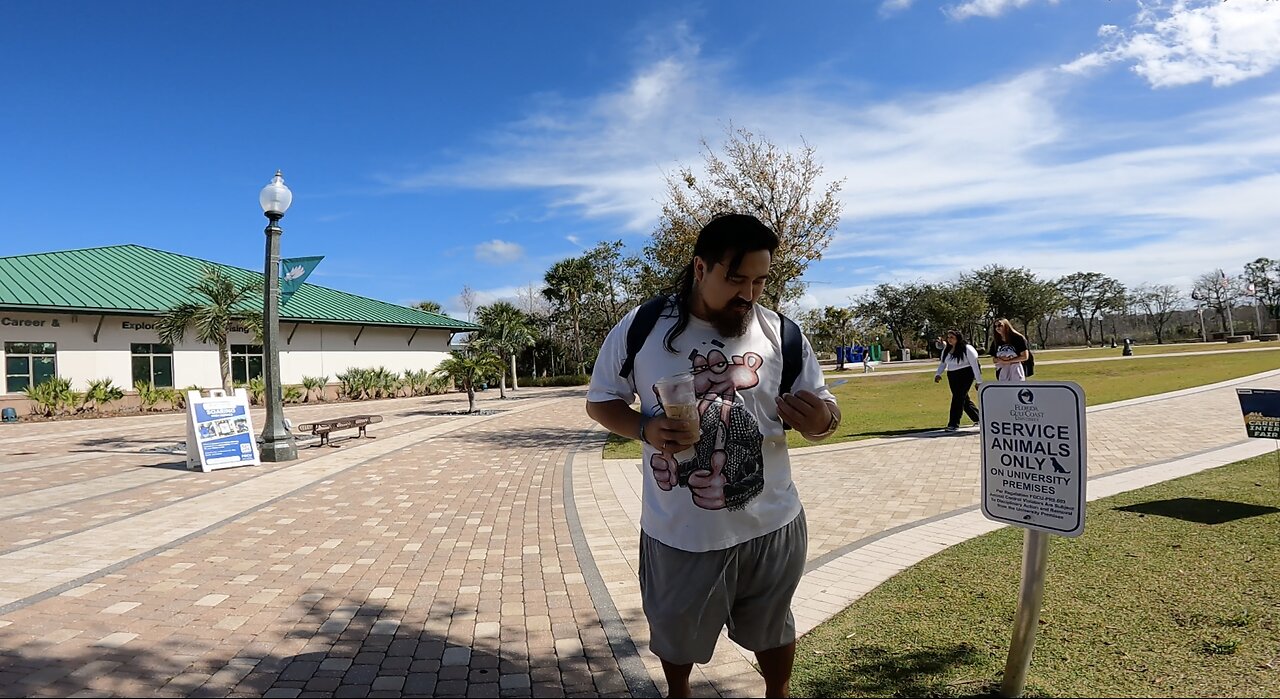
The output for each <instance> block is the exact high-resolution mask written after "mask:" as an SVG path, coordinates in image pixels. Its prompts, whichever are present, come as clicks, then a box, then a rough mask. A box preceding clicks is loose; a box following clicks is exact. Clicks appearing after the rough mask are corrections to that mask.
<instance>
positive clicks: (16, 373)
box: [4, 342, 58, 393]
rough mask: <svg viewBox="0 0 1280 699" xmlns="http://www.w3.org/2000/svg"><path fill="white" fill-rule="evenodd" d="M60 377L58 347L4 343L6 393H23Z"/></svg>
mask: <svg viewBox="0 0 1280 699" xmlns="http://www.w3.org/2000/svg"><path fill="white" fill-rule="evenodd" d="M57 375H58V345H57V343H53V342H6V343H4V383H5V392H6V393H22V392H23V391H25V390H26V389H28V388H31V387H33V386H36V385H39V384H42V383H44V382H45V381H48V380H49V379H52V378H53V377H55V376H57Z"/></svg>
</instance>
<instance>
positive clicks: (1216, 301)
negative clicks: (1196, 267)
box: [1192, 270, 1243, 335]
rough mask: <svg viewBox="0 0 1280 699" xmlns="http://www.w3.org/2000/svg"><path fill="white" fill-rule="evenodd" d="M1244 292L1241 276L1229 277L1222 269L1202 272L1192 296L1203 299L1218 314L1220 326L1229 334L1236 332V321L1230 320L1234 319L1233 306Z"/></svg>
mask: <svg viewBox="0 0 1280 699" xmlns="http://www.w3.org/2000/svg"><path fill="white" fill-rule="evenodd" d="M1242 293H1243V290H1242V288H1241V284H1240V278H1238V277H1237V278H1232V277H1228V276H1227V275H1226V274H1225V273H1224V272H1223V271H1222V270H1216V271H1213V272H1205V273H1204V274H1201V275H1200V276H1198V277H1196V282H1195V286H1194V287H1193V288H1192V298H1195V299H1196V300H1198V301H1203V302H1204V304H1205V305H1206V306H1208V307H1209V308H1212V309H1213V310H1214V312H1215V313H1217V314H1218V327H1219V328H1220V329H1221V330H1222V332H1224V333H1226V334H1228V335H1234V334H1236V329H1235V327H1234V325H1235V323H1234V322H1229V321H1231V320H1232V318H1231V308H1232V307H1233V306H1234V305H1235V304H1236V302H1237V300H1238V299H1239V298H1240V296H1241V295H1242ZM1228 325H1231V326H1233V327H1230V328H1228V327H1227V326H1228Z"/></svg>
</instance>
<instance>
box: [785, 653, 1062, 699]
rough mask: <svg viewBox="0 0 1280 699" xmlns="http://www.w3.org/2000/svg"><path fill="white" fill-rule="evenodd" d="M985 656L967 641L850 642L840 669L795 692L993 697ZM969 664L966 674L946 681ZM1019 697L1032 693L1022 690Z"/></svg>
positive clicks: (995, 688)
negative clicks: (903, 645)
mask: <svg viewBox="0 0 1280 699" xmlns="http://www.w3.org/2000/svg"><path fill="white" fill-rule="evenodd" d="M985 660H986V658H985V657H984V654H983V653H981V652H980V651H979V650H978V649H977V648H975V647H974V646H972V645H969V644H967V643H960V644H956V645H952V646H948V647H933V648H914V649H907V650H899V649H889V648H884V647H882V646H872V645H856V646H853V647H851V648H849V649H848V651H847V652H846V653H845V654H843V655H842V656H841V660H840V661H839V662H841V665H840V668H841V669H840V670H839V671H835V672H830V673H827V674H825V675H823V676H820V677H817V678H814V679H810V680H809V681H807V682H805V683H804V684H803V686H800V687H798V689H797V691H803V692H804V693H805V695H807V696H818V697H846V696H855V695H856V696H880V697H994V696H999V689H1000V681H999V678H998V677H991V676H984V674H983V671H982V670H980V669H979V668H981V667H982V666H983V665H984V661H985ZM964 668H971V669H972V672H970V673H968V674H969V675H970V676H969V677H963V673H961V674H962V677H963V679H949V678H951V677H953V676H955V674H956V671H957V670H963V669H964ZM1024 696H1037V693H1036V692H1035V691H1034V690H1028V692H1026V693H1025V694H1024Z"/></svg>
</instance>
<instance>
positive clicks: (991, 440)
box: [978, 381, 1088, 536]
mask: <svg viewBox="0 0 1280 699" xmlns="http://www.w3.org/2000/svg"><path fill="white" fill-rule="evenodd" d="M978 401H979V404H980V406H981V407H980V410H981V412H982V514H984V515H986V517H987V519H990V520H994V521H996V522H1003V523H1005V524H1012V525H1015V526H1019V527H1025V528H1027V529H1035V530H1037V531H1042V532H1047V533H1049V534H1058V535H1060V536H1079V535H1080V534H1081V533H1083V532H1084V505H1085V481H1086V480H1087V478H1088V469H1087V466H1086V458H1085V446H1086V445H1087V444H1088V440H1087V439H1086V435H1085V422H1084V391H1082V390H1081V389H1080V386H1079V385H1078V384H1075V383H1072V382H1070V381H1029V382H1025V383H1022V382H1018V383H997V382H987V381H984V382H982V388H981V389H980V390H979V392H978Z"/></svg>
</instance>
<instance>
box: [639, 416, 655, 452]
mask: <svg viewBox="0 0 1280 699" xmlns="http://www.w3.org/2000/svg"><path fill="white" fill-rule="evenodd" d="M649 417H650V416H648V415H645V414H644V413H640V441H641V443H643V444H649V438H648V437H645V436H644V428H645V426H646V425H648V424H649ZM649 446H653V445H652V444H649Z"/></svg>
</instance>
